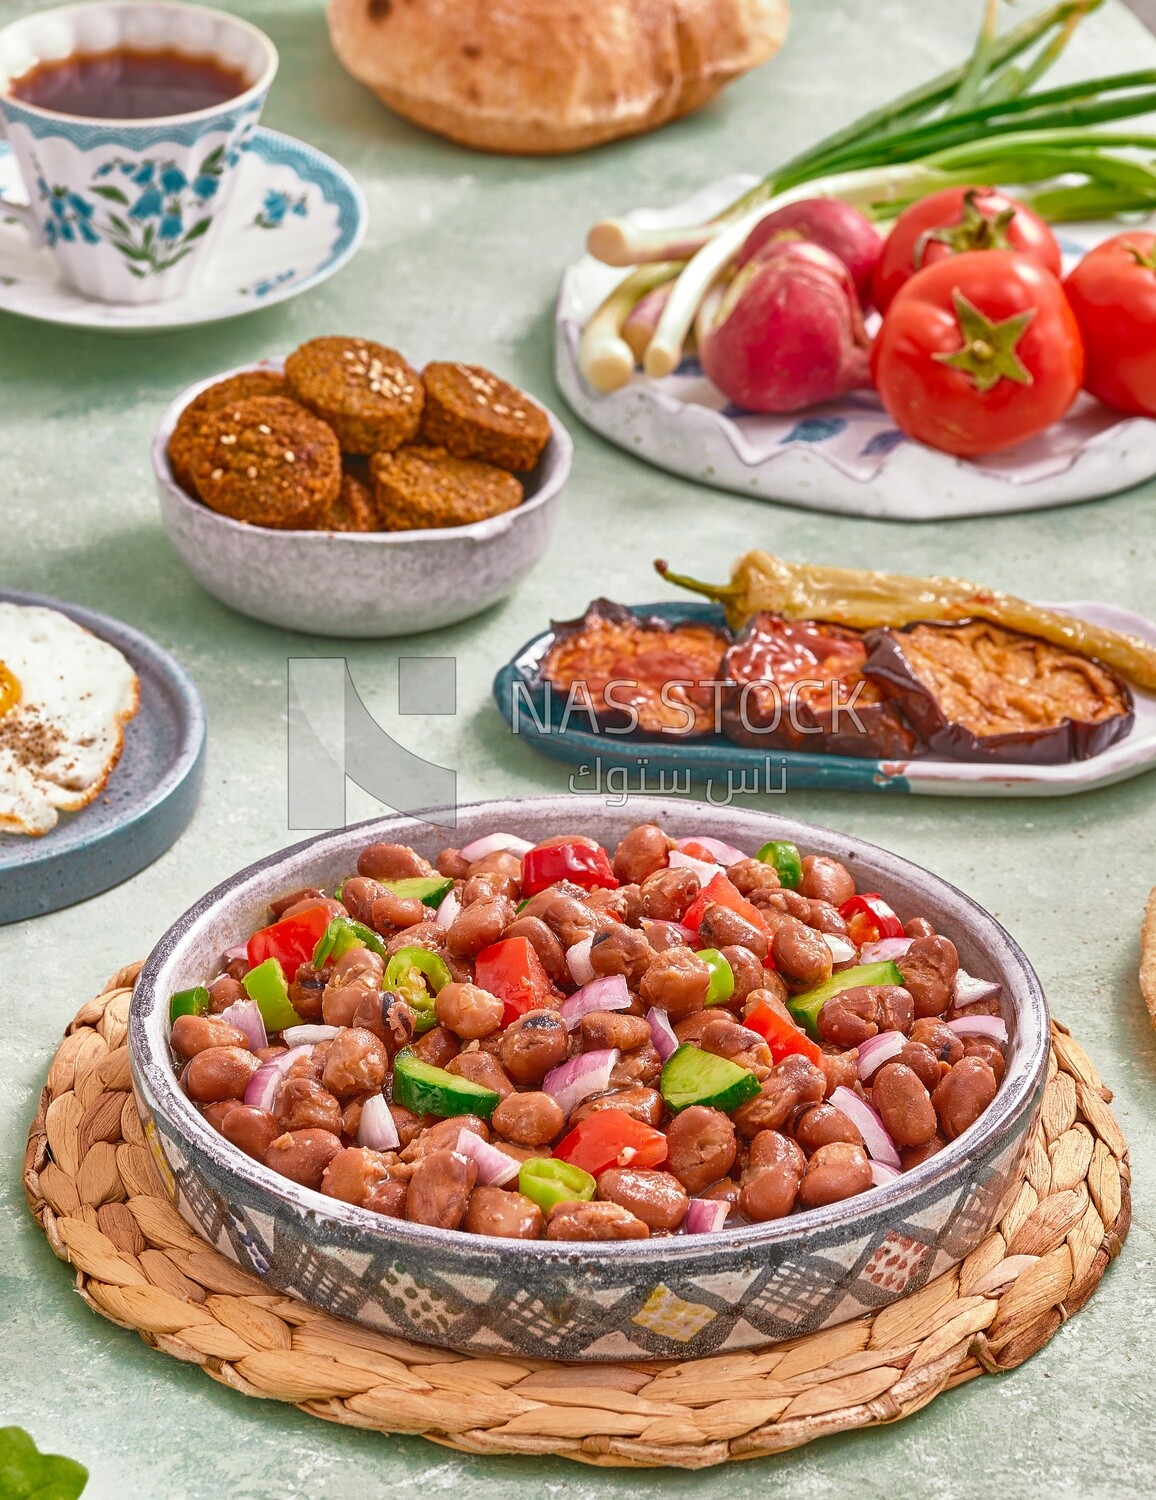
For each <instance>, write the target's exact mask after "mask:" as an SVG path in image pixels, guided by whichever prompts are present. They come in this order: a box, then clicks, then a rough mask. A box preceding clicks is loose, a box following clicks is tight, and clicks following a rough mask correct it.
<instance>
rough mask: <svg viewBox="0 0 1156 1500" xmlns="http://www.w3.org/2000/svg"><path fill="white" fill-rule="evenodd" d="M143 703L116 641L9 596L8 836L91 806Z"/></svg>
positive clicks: (0, 770)
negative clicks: (126, 731)
mask: <svg viewBox="0 0 1156 1500" xmlns="http://www.w3.org/2000/svg"><path fill="white" fill-rule="evenodd" d="M139 704H140V682H139V680H138V678H137V675H136V673H135V672H134V671H133V669H132V667H131V666H130V665H129V663H128V662H127V661H126V660H125V658H124V657H123V656H122V655H121V653H120V652H119V651H118V650H117V649H116V647H115V646H111V645H109V643H108V642H107V641H102V640H101V639H100V638H99V637H98V636H95V635H93V634H92V632H91V631H88V630H85V629H84V628H83V626H80V625H78V624H77V623H76V622H75V621H74V620H70V619H69V618H68V616H67V615H63V614H61V613H60V612H59V610H55V609H45V608H42V607H41V606H39V605H30V604H8V603H3V602H0V833H24V834H43V833H47V832H48V831H49V830H50V829H52V828H54V827H55V826H56V823H57V820H58V818H59V815H60V814H61V813H62V812H76V811H78V810H79V809H80V808H82V807H87V806H88V804H89V803H90V802H91V801H92V800H93V798H95V797H97V796H98V795H99V794H100V791H101V788H102V787H103V786H104V784H105V782H106V781H107V780H108V778H109V776H110V774H111V773H112V769H113V767H114V766H115V765H116V763H117V761H118V760H119V759H120V753H121V749H122V748H123V746H124V726H125V725H126V724H127V723H128V721H129V720H130V719H131V718H132V716H133V715H134V714H135V713H136V711H137V708H138V707H139Z"/></svg>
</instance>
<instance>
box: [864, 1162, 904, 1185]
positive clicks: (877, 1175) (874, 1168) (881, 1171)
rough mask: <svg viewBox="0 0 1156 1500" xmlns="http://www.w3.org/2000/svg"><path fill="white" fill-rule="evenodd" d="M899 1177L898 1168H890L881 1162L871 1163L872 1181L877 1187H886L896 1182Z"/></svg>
mask: <svg viewBox="0 0 1156 1500" xmlns="http://www.w3.org/2000/svg"><path fill="white" fill-rule="evenodd" d="M899 1175H900V1172H899V1168H898V1167H889V1166H887V1165H886V1164H885V1163H884V1162H881V1161H873V1162H872V1163H871V1181H872V1182H873V1183H874V1184H875V1186H876V1187H886V1186H887V1184H888V1183H889V1182H894V1181H895V1179H896V1178H897V1177H898V1176H899Z"/></svg>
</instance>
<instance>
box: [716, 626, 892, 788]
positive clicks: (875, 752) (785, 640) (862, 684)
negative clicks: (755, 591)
mask: <svg viewBox="0 0 1156 1500" xmlns="http://www.w3.org/2000/svg"><path fill="white" fill-rule="evenodd" d="M866 659H867V649H866V647H865V646H864V644H863V637H862V635H861V634H860V632H859V631H857V630H850V629H847V628H846V627H845V626H842V625H826V624H823V623H822V622H821V621H815V620H784V619H783V618H782V616H781V615H774V614H766V613H764V614H757V615H755V616H754V618H753V619H752V620H751V621H750V623H749V624H748V625H747V627H746V629H745V630H744V631H743V633H742V634H741V635H740V636H739V638H738V639H737V640H736V641H735V643H734V645H733V646H732V647H731V648H730V650H729V651H728V652H727V654H726V656H725V657H723V664H722V675H723V676H724V677H725V678H726V680H727V686H726V688H725V689H724V690H723V732H724V733H725V734H726V735H727V736H728V737H729V738H730V739H732V740H734V741H735V742H736V743H737V744H739V745H750V746H752V747H754V748H755V749H759V750H762V749H767V750H810V751H816V752H823V753H826V754H828V755H853V756H858V757H870V758H873V759H878V760H904V759H906V758H908V757H909V756H910V755H911V754H912V751H913V750H914V748H915V737H914V735H913V734H912V733H911V731H910V730H909V729H908V728H907V726H906V725H905V724H904V723H903V721H902V719H901V718H900V717H899V715H898V713H897V712H896V711H895V709H894V708H893V707H892V706H891V704H890V703H888V702H887V701H886V700H885V699H884V698H883V697H882V696H881V694H880V692H879V689H878V688H877V687H876V686H875V684H874V683H872V682H869V681H868V680H867V679H866V678H865V677H864V676H863V664H864V662H865V661H866Z"/></svg>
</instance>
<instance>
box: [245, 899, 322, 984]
mask: <svg viewBox="0 0 1156 1500" xmlns="http://www.w3.org/2000/svg"><path fill="white" fill-rule="evenodd" d="M329 920H330V919H329V908H328V907H327V906H325V905H324V904H323V903H322V902H320V901H319V902H318V903H317V905H316V906H310V907H307V908H306V910H305V911H299V912H297V914H296V915H295V916H292V917H282V918H281V920H280V921H279V922H274V923H272V925H271V926H269V927H262V928H261V929H260V931H259V932H255V933H254V934H253V936H252V937H251V938H250V939H249V945H248V957H249V967H250V968H252V969H255V968H256V967H257V965H258V964H263V963H264V962H265V960H266V959H267V958H275V959H276V960H277V962H278V963H279V964H280V965H281V967H282V968H283V969H284V970H285V974H286V977H287V978H288V979H290V980H292V979H293V976H294V975H295V974H296V973H297V970H298V969H299V968H300V967H301V965H302V964H305V963H308V962H309V961H310V959H311V958H312V957H313V950H314V948H316V947H317V943H318V941H319V939H320V938H321V936H322V934H323V933H324V931H325V929H326V928H327V927H328V926H329Z"/></svg>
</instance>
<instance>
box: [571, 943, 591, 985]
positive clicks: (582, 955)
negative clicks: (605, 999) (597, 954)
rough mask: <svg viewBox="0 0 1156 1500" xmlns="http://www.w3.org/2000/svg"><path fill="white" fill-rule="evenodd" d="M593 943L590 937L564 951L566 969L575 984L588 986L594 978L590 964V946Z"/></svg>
mask: <svg viewBox="0 0 1156 1500" xmlns="http://www.w3.org/2000/svg"><path fill="white" fill-rule="evenodd" d="M593 942H594V938H593V935H591V936H590V937H588V938H583V939H582V941H581V942H580V943H575V944H574V946H573V947H572V948H567V950H566V967H567V968H568V969H569V970H570V978H571V979H572V980H573V981H574V983H575V984H589V983H590V982H591V980H593V979H594V978H595V974H594V966H593V965H592V964H591V962H590V946H591V944H592V943H593Z"/></svg>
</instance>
